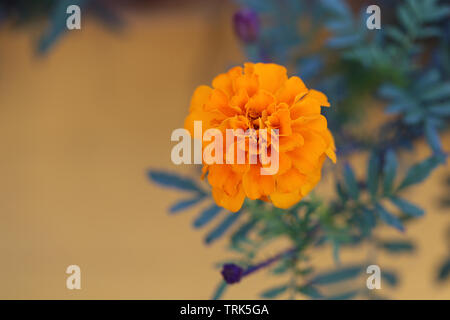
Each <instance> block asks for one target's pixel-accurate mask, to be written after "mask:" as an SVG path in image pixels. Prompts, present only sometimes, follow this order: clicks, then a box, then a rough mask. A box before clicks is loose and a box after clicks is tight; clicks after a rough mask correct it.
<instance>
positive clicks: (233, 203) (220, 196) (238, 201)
mask: <svg viewBox="0 0 450 320" xmlns="http://www.w3.org/2000/svg"><path fill="white" fill-rule="evenodd" d="M212 196H213V198H214V201H215V202H216V204H217V205H218V206H219V207H223V208H225V209H227V210H230V211H231V212H237V211H239V209H241V207H242V204H243V203H244V200H245V192H244V189H243V188H242V185H239V187H238V193H237V194H236V195H234V196H229V195H227V194H226V193H225V192H224V191H223V190H222V189H221V188H212Z"/></svg>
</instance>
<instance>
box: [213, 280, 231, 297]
mask: <svg viewBox="0 0 450 320" xmlns="http://www.w3.org/2000/svg"><path fill="white" fill-rule="evenodd" d="M227 287H228V284H227V283H226V282H225V281H224V280H223V281H222V282H221V283H220V284H219V285H218V286H217V289H216V291H215V292H214V295H213V297H212V300H219V299H220V298H221V297H222V296H223V294H224V293H225V289H226V288H227Z"/></svg>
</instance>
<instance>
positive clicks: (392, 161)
mask: <svg viewBox="0 0 450 320" xmlns="http://www.w3.org/2000/svg"><path fill="white" fill-rule="evenodd" d="M397 166H398V164H397V157H396V156H395V152H394V151H392V150H388V151H387V152H386V155H385V157H384V167H383V191H384V194H391V192H392V185H393V183H394V179H395V174H396V172H397Z"/></svg>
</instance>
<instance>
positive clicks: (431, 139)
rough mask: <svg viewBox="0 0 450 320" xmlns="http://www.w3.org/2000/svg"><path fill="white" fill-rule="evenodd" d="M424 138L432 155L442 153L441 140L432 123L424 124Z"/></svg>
mask: <svg viewBox="0 0 450 320" xmlns="http://www.w3.org/2000/svg"><path fill="white" fill-rule="evenodd" d="M425 137H426V139H427V142H428V144H429V145H430V147H431V150H433V152H434V153H442V144H441V139H440V138H439V134H438V132H437V130H436V127H435V126H434V124H433V122H432V121H427V122H426V123H425Z"/></svg>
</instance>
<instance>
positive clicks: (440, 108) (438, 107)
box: [428, 102, 450, 116]
mask: <svg viewBox="0 0 450 320" xmlns="http://www.w3.org/2000/svg"><path fill="white" fill-rule="evenodd" d="M428 110H430V112H431V113H434V114H436V115H438V116H450V103H449V102H447V103H442V104H435V105H432V106H429V107H428Z"/></svg>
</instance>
